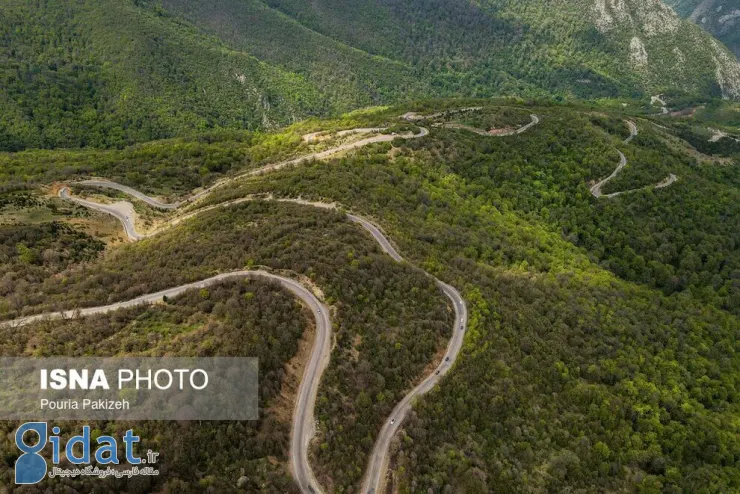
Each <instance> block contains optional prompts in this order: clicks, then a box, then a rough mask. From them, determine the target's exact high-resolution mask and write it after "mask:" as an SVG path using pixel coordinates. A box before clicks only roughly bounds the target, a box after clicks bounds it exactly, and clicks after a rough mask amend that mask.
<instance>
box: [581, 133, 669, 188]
mask: <svg viewBox="0 0 740 494" xmlns="http://www.w3.org/2000/svg"><path fill="white" fill-rule="evenodd" d="M625 123H626V124H627V126H628V127H629V129H630V135H629V137H627V139H625V140H624V143H625V144H629V142H630V141H631V140H632V139H634V138H635V136H636V135H637V125H635V123H634V122H632V121H631V120H625ZM618 152H619V165H617V168H616V170H614V171H613V172H612V174H611V175H609V176H608V177H606V178H605V179H604V180H601V181H600V182H598V183H596V184H594V185H593V186H591V189H590V190H591V194H593V196H594V197H596V198H599V197H605V198H607V199H609V198H612V197H617V196H621V195H622V194H629V193H630V192H636V191H638V190H643V189H649V188H651V187H652V188H655V189H662V188H664V187H668V186H669V185H672V184H673V183H675V182H677V181H678V177H677V176H676V175H674V174H673V173H671V174H670V175H668V177H666V178H665V179H664V180H663V181H661V182H659V183H657V184H655V185H648V186H647V187H640V188H637V189H630V190H622V191H619V192H612V193H611V194H602V193H601V189H602V187H604V185H606V183H607V182H608V181H609V180H611V179H613V178H614V177H616V176H617V174H618V173H619V172H620V171H621V170H622V168H624V166H625V165H626V164H627V158H626V157H625V156H624V154H622V152H621V151H618Z"/></svg>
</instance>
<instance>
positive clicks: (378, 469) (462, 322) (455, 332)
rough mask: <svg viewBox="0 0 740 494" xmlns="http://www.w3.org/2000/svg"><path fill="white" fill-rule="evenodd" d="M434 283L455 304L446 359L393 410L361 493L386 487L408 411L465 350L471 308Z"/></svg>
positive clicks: (444, 286)
mask: <svg viewBox="0 0 740 494" xmlns="http://www.w3.org/2000/svg"><path fill="white" fill-rule="evenodd" d="M435 282H436V283H437V286H439V287H440V288H441V289H442V291H443V292H444V294H445V295H447V297H448V298H449V299H450V300H451V301H452V303H453V306H454V308H455V322H454V324H453V327H452V338H451V339H450V343H449V345H448V346H447V351H446V352H445V357H444V359H443V360H442V362H441V363H440V364H439V365H438V366H437V367H436V369H435V371H434V372H433V373H432V374H430V375H428V376H427V377H426V378H425V379H424V380H423V381H421V382H420V383H419V384H418V385H417V386H416V387H415V388H414V389H412V390H411V392H409V393H408V394H407V395H406V396H404V397H403V399H402V400H401V401H400V402H399V403H398V405H396V407H395V408H394V409H393V412H392V413H391V416H390V417H388V420H386V421H385V423H384V424H383V427H382V428H381V429H380V434H379V435H378V439H377V440H376V442H375V447H374V448H373V452H372V454H371V455H370V461H369V462H368V467H367V470H366V473H365V478H364V480H363V484H362V492H367V493H375V492H382V489H383V487H384V485H385V478H386V472H387V470H388V450H389V448H390V444H391V440H392V439H393V436H394V435H395V434H396V432H398V429H399V428H400V427H401V423H402V422H403V420H404V419H405V418H406V416H407V415H408V413H409V411H411V407H412V406H413V404H414V400H415V399H416V398H418V397H419V396H421V395H423V394H425V393H427V392H428V391H429V390H431V389H432V388H433V387H434V386H435V385H436V384H437V383H438V382H439V380H440V379H442V376H444V375H445V374H447V372H448V371H449V370H450V369H451V368H452V365H453V364H454V363H455V360H457V356H458V354H459V353H460V350H461V349H462V345H463V339H464V336H465V330H466V329H467V325H468V309H467V307H466V305H465V301H464V300H463V298H462V297H461V296H460V293H459V292H458V291H457V290H455V289H454V288H453V287H451V286H450V285H447V284H446V283H443V282H441V281H439V280H438V279H436V278H435Z"/></svg>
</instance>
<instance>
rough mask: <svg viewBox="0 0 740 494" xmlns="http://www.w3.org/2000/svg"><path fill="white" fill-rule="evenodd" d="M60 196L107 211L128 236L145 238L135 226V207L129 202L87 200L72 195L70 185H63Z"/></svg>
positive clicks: (91, 207)
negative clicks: (108, 202)
mask: <svg viewBox="0 0 740 494" xmlns="http://www.w3.org/2000/svg"><path fill="white" fill-rule="evenodd" d="M59 197H61V198H62V199H64V200H65V201H71V202H74V203H77V204H79V205H80V206H84V207H86V208H89V209H94V210H95V211H100V212H101V213H106V214H109V215H111V216H113V217H115V218H116V219H118V221H120V222H121V224H122V225H123V229H124V231H125V232H126V236H128V238H129V239H131V240H141V239H142V238H144V235H140V234H139V233H138V232H137V231H136V227H135V226H134V207H133V206H132V205H131V203H129V202H125V201H121V202H116V203H114V204H100V203H99V202H93V201H86V200H85V199H80V198H79V197H74V196H72V195H71V194H70V193H69V187H62V188H61V189H59Z"/></svg>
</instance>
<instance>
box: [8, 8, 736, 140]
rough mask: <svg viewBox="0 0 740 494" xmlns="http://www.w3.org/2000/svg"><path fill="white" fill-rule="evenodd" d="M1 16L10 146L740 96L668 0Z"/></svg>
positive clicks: (719, 56) (727, 66)
mask: <svg viewBox="0 0 740 494" xmlns="http://www.w3.org/2000/svg"><path fill="white" fill-rule="evenodd" d="M0 18H2V20H3V22H2V24H0V46H1V47H2V48H0V60H2V63H0V85H1V86H2V87H3V88H5V89H6V90H5V91H3V93H2V94H1V95H0V149H2V150H18V149H24V148H28V147H44V148H53V147H84V146H91V147H120V146H124V145H127V144H131V143H135V142H142V141H146V140H152V139H159V138H167V137H172V136H179V135H183V134H189V133H194V132H197V131H199V130H202V129H208V128H222V127H223V128H239V129H243V128H246V129H271V128H275V127H278V126H281V125H285V124H288V123H291V122H294V121H296V120H299V119H302V118H305V117H308V116H312V115H328V114H336V113H340V112H343V111H347V110H350V109H353V108H358V107H362V106H368V105H377V104H387V103H392V102H395V101H402V100H408V99H417V98H420V97H430V96H445V95H456V96H475V97H489V96H494V95H499V94H514V95H518V96H521V97H542V96H559V97H576V98H601V97H632V96H637V97H640V96H645V95H646V94H655V93H658V92H663V91H674V92H679V93H687V94H690V95H694V96H701V97H711V96H714V97H725V98H740V65H738V62H737V60H736V58H735V57H734V56H733V55H732V54H731V53H730V52H729V51H727V50H726V49H725V48H724V47H723V46H722V45H721V44H720V43H719V42H717V41H716V40H714V39H713V38H711V37H710V36H709V35H707V34H706V33H704V32H703V31H701V29H699V28H698V27H696V26H694V25H692V24H691V23H690V22H688V21H683V20H681V19H680V18H679V17H677V16H676V15H675V13H674V12H673V11H672V10H671V9H669V8H668V7H666V6H665V5H664V4H662V3H661V2H659V1H657V0H650V1H648V2H637V1H635V0H630V1H625V2H618V3H612V2H606V1H605V0H577V1H567V2H566V1H564V0H525V1H519V2H514V1H510V0H482V1H480V2H469V1H468V0H448V1H441V0H412V1H406V2H401V1H399V0H379V1H376V0H350V1H338V0H315V1H313V2H310V3H306V2H302V1H298V0H214V1H212V2H196V1H194V0H161V2H154V1H147V0H123V1H114V0H101V1H98V2H93V1H92V0H61V1H58V2H45V3H38V4H33V5H32V4H29V3H27V2H23V1H22V0H8V1H7V2H4V3H3V4H2V5H0Z"/></svg>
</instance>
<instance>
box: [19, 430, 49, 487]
mask: <svg viewBox="0 0 740 494" xmlns="http://www.w3.org/2000/svg"><path fill="white" fill-rule="evenodd" d="M27 432H35V433H36V435H37V436H38V441H37V442H36V444H33V445H28V444H26V442H25V437H24V436H25V435H26V433H27ZM29 436H32V434H29ZM47 437H48V431H47V425H46V422H27V423H25V424H23V425H22V426H20V427H19V428H18V430H17V431H16V432H15V445H16V446H17V447H18V449H19V450H21V452H22V453H23V454H22V455H21V456H20V457H19V458H18V459H17V460H16V461H15V483H16V484H38V483H39V482H41V480H42V479H43V478H44V476H45V475H46V468H47V467H46V460H44V457H43V456H41V455H40V454H39V452H40V451H41V450H42V449H44V446H46V440H47ZM29 440H31V441H33V438H32V437H29Z"/></svg>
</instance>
